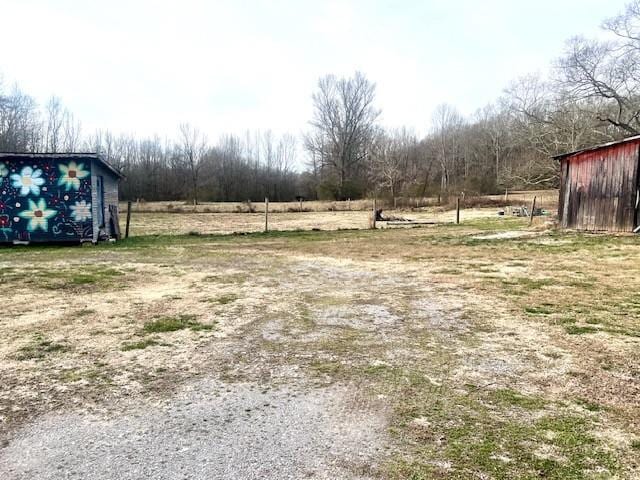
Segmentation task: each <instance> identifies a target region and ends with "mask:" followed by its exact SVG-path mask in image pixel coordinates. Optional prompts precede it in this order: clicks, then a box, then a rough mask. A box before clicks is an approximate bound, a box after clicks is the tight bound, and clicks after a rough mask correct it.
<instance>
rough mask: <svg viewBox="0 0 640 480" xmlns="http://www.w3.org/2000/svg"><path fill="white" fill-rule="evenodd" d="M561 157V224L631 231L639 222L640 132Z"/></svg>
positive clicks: (558, 158) (588, 229)
mask: <svg viewBox="0 0 640 480" xmlns="http://www.w3.org/2000/svg"><path fill="white" fill-rule="evenodd" d="M553 158H554V159H556V160H558V161H560V199H559V204H558V217H559V222H560V226H561V227H562V228H569V229H576V230H587V231H606V232H632V231H634V230H635V229H636V227H637V226H638V220H639V218H638V199H639V195H640V192H639V190H638V187H639V184H638V174H639V173H640V169H639V167H638V162H639V161H640V135H636V136H633V137H628V138H625V139H623V140H618V141H615V142H609V143H605V144H602V145H596V146H594V147H590V148H585V149H582V150H577V151H575V152H569V153H563V154H562V155H556V156H554V157H553Z"/></svg>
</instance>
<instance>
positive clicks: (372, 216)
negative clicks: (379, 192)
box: [371, 197, 377, 230]
mask: <svg viewBox="0 0 640 480" xmlns="http://www.w3.org/2000/svg"><path fill="white" fill-rule="evenodd" d="M376 217H377V212H376V198H375V197H373V211H372V212H371V228H372V229H373V230H375V229H376Z"/></svg>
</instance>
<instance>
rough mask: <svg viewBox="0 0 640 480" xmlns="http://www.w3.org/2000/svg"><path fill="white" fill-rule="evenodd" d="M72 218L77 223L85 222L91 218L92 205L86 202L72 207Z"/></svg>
mask: <svg viewBox="0 0 640 480" xmlns="http://www.w3.org/2000/svg"><path fill="white" fill-rule="evenodd" d="M71 216H72V217H73V219H74V220H75V221H77V222H85V221H87V220H89V219H90V218H91V203H87V202H86V201H85V200H82V201H80V202H76V203H75V205H71Z"/></svg>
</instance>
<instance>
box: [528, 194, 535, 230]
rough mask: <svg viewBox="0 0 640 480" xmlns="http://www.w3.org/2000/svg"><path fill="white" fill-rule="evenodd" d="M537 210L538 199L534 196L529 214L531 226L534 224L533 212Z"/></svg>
mask: <svg viewBox="0 0 640 480" xmlns="http://www.w3.org/2000/svg"><path fill="white" fill-rule="evenodd" d="M535 209H536V197H535V195H534V197H533V201H532V202H531V213H530V214H529V225H531V224H532V223H533V212H534V210H535Z"/></svg>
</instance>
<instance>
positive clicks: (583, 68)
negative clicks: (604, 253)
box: [0, 0, 640, 203]
mask: <svg viewBox="0 0 640 480" xmlns="http://www.w3.org/2000/svg"><path fill="white" fill-rule="evenodd" d="M602 28H603V30H604V31H605V32H606V33H607V35H604V36H601V38H599V39H589V38H585V37H580V36H577V37H573V38H571V39H569V40H568V42H567V45H566V49H565V51H564V52H563V53H562V55H561V56H560V57H559V58H558V59H557V60H556V61H555V62H554V63H553V64H552V65H551V69H550V70H551V73H550V74H549V75H548V76H546V77H543V76H541V75H533V74H532V75H528V76H524V77H521V78H518V79H515V80H514V81H512V82H511V83H510V84H509V85H508V86H507V88H505V90H504V93H503V94H502V95H501V96H500V97H499V98H498V99H496V101H495V102H493V103H491V104H489V105H487V106H485V107H483V108H481V109H479V110H478V111H477V112H476V113H474V114H473V115H471V116H468V117H465V116H463V115H461V114H460V113H459V111H458V110H457V109H456V108H455V106H453V105H449V104H441V105H438V106H437V107H436V108H435V109H434V111H433V114H432V116H431V119H430V120H431V121H430V130H429V132H428V133H427V134H426V135H425V136H423V137H421V138H419V137H418V136H417V135H416V134H415V133H414V132H412V131H411V130H409V129H406V128H403V127H401V128H397V129H389V128H383V127H382V126H381V125H380V122H379V118H380V114H381V110H380V109H379V108H378V106H377V105H376V86H375V84H374V83H373V82H372V81H370V80H369V79H368V78H367V77H366V76H365V75H364V74H363V73H360V72H356V73H355V74H354V75H353V76H351V77H346V78H338V77H336V76H333V75H327V76H325V77H322V78H321V79H320V80H319V81H318V84H317V87H316V89H315V91H314V92H313V94H312V97H311V101H312V103H313V116H312V118H311V119H310V121H309V125H308V128H307V131H306V132H305V133H304V134H303V135H302V138H300V139H298V138H297V137H296V136H294V135H289V134H285V135H275V134H273V133H272V132H270V131H266V132H247V133H246V134H245V135H223V136H221V137H220V138H219V139H218V140H217V141H216V142H215V143H212V142H210V141H209V140H208V138H207V136H206V135H205V134H204V132H202V131H200V130H199V129H198V128H196V127H194V126H192V125H190V124H181V125H179V128H178V129H177V133H176V135H175V138H174V139H171V140H169V139H161V138H160V137H157V136H154V137H151V138H136V137H135V136H132V135H118V136H116V135H114V134H112V133H111V132H109V131H97V132H95V133H93V134H90V135H84V134H83V133H82V129H81V124H80V122H79V121H78V120H77V119H76V118H75V117H74V115H73V114H72V113H71V112H69V111H68V110H67V109H66V108H64V106H63V105H62V102H61V101H60V99H58V98H56V97H52V98H51V99H50V100H49V101H48V102H47V103H46V104H45V105H44V106H43V107H40V106H39V105H38V104H37V103H36V101H35V100H34V99H33V98H32V97H31V96H29V95H27V94H25V93H24V92H22V91H21V90H20V89H19V88H18V87H13V88H12V89H6V88H4V87H3V85H2V83H0V151H19V152H22V151H24V152H29V151H44V152H63V151H78V150H84V151H99V152H101V153H102V154H103V155H104V156H105V157H106V159H107V160H108V161H109V162H111V163H112V164H113V165H114V166H116V167H117V168H119V169H121V170H122V171H123V173H124V174H125V175H126V180H125V181H124V183H123V185H122V189H121V191H122V196H123V198H125V199H140V198H142V199H145V200H178V199H181V200H187V201H193V202H196V203H197V202H199V201H241V200H260V199H262V198H264V197H265V196H268V197H269V198H270V199H272V200H275V201H286V200H293V199H295V198H296V197H298V196H302V197H305V198H308V199H316V198H319V199H347V198H352V199H356V198H362V197H365V196H373V195H376V196H388V197H391V198H397V197H402V196H405V197H406V196H411V197H417V196H435V195H438V196H441V197H446V196H447V195H449V194H459V193H460V192H466V193H469V194H474V193H496V192H501V191H504V189H527V188H547V187H555V186H557V183H558V168H557V164H556V163H555V162H554V161H553V160H552V159H551V158H550V157H551V155H554V154H557V153H562V152H567V151H572V150H576V149H579V148H583V147H586V146H589V145H593V144H598V143H602V142H606V141H610V140H615V139H619V138H622V137H625V136H629V135H636V134H639V133H640V91H639V90H640V0H634V1H632V2H631V3H629V4H628V5H627V6H626V8H625V9H624V11H622V12H620V13H619V14H618V15H616V16H614V17H612V18H609V19H607V20H605V21H604V22H603V24H602ZM603 38H604V39H603ZM302 152H304V155H305V159H306V161H305V163H304V165H305V167H304V168H303V169H300V168H299V167H300V165H301V161H300V158H299V157H300V155H301V153H302Z"/></svg>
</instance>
